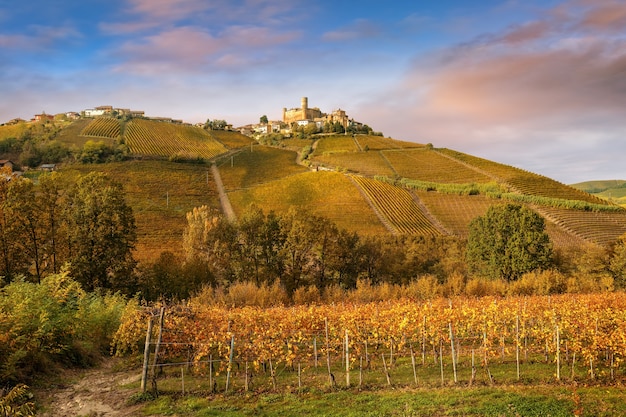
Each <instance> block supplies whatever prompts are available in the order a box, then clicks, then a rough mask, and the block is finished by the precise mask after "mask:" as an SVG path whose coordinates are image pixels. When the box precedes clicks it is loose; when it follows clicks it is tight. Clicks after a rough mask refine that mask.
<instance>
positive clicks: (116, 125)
mask: <svg viewBox="0 0 626 417" xmlns="http://www.w3.org/2000/svg"><path fill="white" fill-rule="evenodd" d="M121 133H122V129H121V126H120V122H119V121H118V120H117V119H113V118H111V117H98V118H96V119H93V120H92V121H91V122H90V123H89V124H88V125H87V126H85V128H84V129H83V130H82V131H81V132H80V134H81V136H95V137H100V138H110V139H115V138H117V137H118V136H120V135H121Z"/></svg>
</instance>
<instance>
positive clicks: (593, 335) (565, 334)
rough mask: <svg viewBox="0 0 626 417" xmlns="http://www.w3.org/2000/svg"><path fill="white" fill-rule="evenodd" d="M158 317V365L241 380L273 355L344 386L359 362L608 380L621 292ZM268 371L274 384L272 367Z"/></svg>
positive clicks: (372, 373) (278, 364) (419, 379)
mask: <svg viewBox="0 0 626 417" xmlns="http://www.w3.org/2000/svg"><path fill="white" fill-rule="evenodd" d="M162 317H163V321H162V328H161V330H160V331H159V332H158V340H160V343H159V348H157V349H160V353H159V356H158V361H157V360H156V359H155V360H154V361H155V362H154V366H155V367H169V366H172V365H176V364H181V363H183V364H184V365H185V366H186V367H187V368H188V367H192V369H193V372H194V373H195V374H196V375H202V377H203V378H209V377H210V378H217V377H218V376H219V375H225V374H230V373H231V372H235V370H238V374H239V375H243V373H244V371H243V370H244V369H245V378H246V380H247V378H248V377H249V375H248V372H249V373H255V374H259V373H261V374H262V373H263V372H267V369H268V366H270V364H271V367H272V370H273V371H272V372H274V373H275V372H282V373H284V374H289V375H291V378H294V379H295V378H296V370H297V377H298V379H299V380H301V379H302V378H303V377H304V376H305V375H306V377H307V378H309V381H311V382H312V383H313V380H314V379H315V378H317V379H318V381H319V380H320V379H321V380H322V381H324V380H325V379H326V378H328V381H330V382H331V383H333V384H337V383H339V382H338V381H339V380H341V381H343V380H344V378H345V381H346V382H345V383H347V384H348V385H349V384H350V382H349V381H350V374H352V378H353V379H352V381H353V383H356V381H357V379H358V380H359V381H360V382H359V383H362V381H363V378H364V376H363V373H364V372H367V374H368V376H367V377H368V378H369V379H370V382H373V381H378V383H382V384H384V383H385V381H386V382H387V383H388V384H392V383H393V384H400V385H412V384H414V383H417V384H421V385H438V384H440V383H444V384H450V383H462V384H473V383H483V384H490V385H492V384H497V383H515V382H516V381H518V382H519V381H520V380H524V381H526V382H535V383H537V382H542V383H543V382H547V383H549V382H550V381H553V382H554V381H558V380H561V379H567V380H576V381H584V382H586V383H609V382H610V381H615V380H623V379H624V377H625V376H626V375H625V374H624V369H623V366H624V364H623V362H624V359H625V358H626V294H623V293H613V294H602V295H573V294H569V295H559V296H534V297H507V298H489V297H487V298H480V299H476V298H457V299H436V300H431V301H424V302H416V301H411V300H409V299H404V300H401V301H387V302H376V303H365V304H338V305H308V306H305V305H300V306H294V307H274V308H255V307H244V308H228V307H225V306H209V305H206V304H203V303H201V302H200V301H199V300H198V299H196V300H192V301H191V302H190V303H189V305H187V306H184V307H183V306H175V307H170V308H168V309H165V310H164V315H163V316H162ZM149 322H153V323H154V329H157V328H158V325H159V324H160V322H159V320H158V312H156V311H152V312H151V311H148V310H145V309H140V308H135V309H129V310H127V311H126V313H125V316H124V318H123V323H122V325H121V326H120V328H119V330H118V333H117V335H116V336H115V346H116V348H117V349H118V352H120V353H122V352H125V351H128V350H132V349H135V348H138V346H140V345H143V341H144V337H145V335H146V327H147V326H148V323H149ZM156 335H157V332H156V331H154V332H153V335H152V336H151V337H149V339H148V341H150V340H151V341H152V342H151V345H152V346H154V345H155V344H156V340H157V337H156ZM149 346H150V345H149ZM147 352H149V351H147ZM439 373H440V374H439ZM376 375H377V376H378V378H377V377H376ZM382 376H384V378H380V377H382ZM242 378H243V376H242ZM267 380H268V381H270V380H272V383H273V384H274V385H275V383H276V381H275V380H273V376H272V374H271V373H269V374H268V378H267ZM292 382H293V381H292ZM300 382H301V381H300ZM341 383H344V382H341ZM374 383H376V382H374Z"/></svg>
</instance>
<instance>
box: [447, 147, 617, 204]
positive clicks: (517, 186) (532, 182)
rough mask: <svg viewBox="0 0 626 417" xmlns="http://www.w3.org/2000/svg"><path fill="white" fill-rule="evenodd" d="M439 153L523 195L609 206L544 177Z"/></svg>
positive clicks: (451, 152) (458, 155)
mask: <svg viewBox="0 0 626 417" xmlns="http://www.w3.org/2000/svg"><path fill="white" fill-rule="evenodd" d="M438 152H441V153H442V154H444V155H448V156H451V157H453V158H455V159H457V160H459V161H461V162H464V163H466V164H469V165H471V166H473V167H475V168H477V169H480V170H482V171H484V172H485V173H486V174H487V175H490V176H492V177H493V178H495V179H498V180H499V181H502V182H504V183H506V184H508V185H509V186H511V187H513V189H514V190H515V191H517V192H519V193H522V194H528V195H536V196H542V197H551V198H560V199H565V200H580V201H586V202H589V203H594V204H608V202H606V201H605V200H602V199H600V198H598V197H595V196H592V195H590V194H588V193H585V192H582V191H580V190H577V189H575V188H572V187H569V186H567V185H565V184H561V183H560V182H558V181H555V180H553V179H550V178H547V177H544V176H542V175H538V174H534V173H532V172H528V171H524V170H522V169H519V168H515V167H512V166H509V165H504V164H499V163H497V162H493V161H489V160H487V159H483V158H478V157H475V156H471V155H468V154H464V153H461V152H456V151H451V150H449V149H438Z"/></svg>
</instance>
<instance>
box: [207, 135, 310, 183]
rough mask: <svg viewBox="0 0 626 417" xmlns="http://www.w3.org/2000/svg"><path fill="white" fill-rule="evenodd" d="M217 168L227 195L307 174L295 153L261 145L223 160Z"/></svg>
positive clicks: (247, 148)
mask: <svg viewBox="0 0 626 417" xmlns="http://www.w3.org/2000/svg"><path fill="white" fill-rule="evenodd" d="M218 168H219V170H220V175H221V177H222V182H223V183H224V188H226V190H227V191H232V190H237V189H240V188H248V187H252V186H255V185H259V184H263V183H266V182H270V181H274V180H277V179H280V178H283V177H287V176H290V175H296V174H300V173H303V172H307V171H308V168H306V167H304V166H302V165H298V164H297V163H296V153H295V152H293V151H288V150H282V149H276V148H271V147H268V146H262V145H256V146H253V147H246V148H244V149H242V150H241V152H238V153H237V154H235V155H232V156H231V157H230V158H224V159H223V160H222V161H221V162H220V163H219V165H218Z"/></svg>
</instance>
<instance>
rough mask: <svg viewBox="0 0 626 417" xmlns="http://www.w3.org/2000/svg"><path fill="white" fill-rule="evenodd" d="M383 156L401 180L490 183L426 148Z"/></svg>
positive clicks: (487, 179)
mask: <svg viewBox="0 0 626 417" xmlns="http://www.w3.org/2000/svg"><path fill="white" fill-rule="evenodd" d="M383 155H384V156H385V157H386V158H387V160H388V161H389V162H390V163H391V165H392V166H393V168H394V169H395V171H396V172H397V173H398V175H399V176H401V177H403V178H411V179H416V180H420V181H431V182H439V183H452V184H455V183H456V184H468V183H487V182H489V181H492V179H491V178H490V177H489V176H487V175H485V174H483V173H481V172H479V171H477V170H474V169H471V168H468V167H467V166H466V165H464V164H462V163H460V162H456V161H454V160H451V159H450V158H447V157H445V156H443V155H441V154H439V153H438V152H435V151H432V150H429V149H426V148H422V149H417V150H403V151H383Z"/></svg>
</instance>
